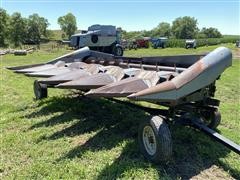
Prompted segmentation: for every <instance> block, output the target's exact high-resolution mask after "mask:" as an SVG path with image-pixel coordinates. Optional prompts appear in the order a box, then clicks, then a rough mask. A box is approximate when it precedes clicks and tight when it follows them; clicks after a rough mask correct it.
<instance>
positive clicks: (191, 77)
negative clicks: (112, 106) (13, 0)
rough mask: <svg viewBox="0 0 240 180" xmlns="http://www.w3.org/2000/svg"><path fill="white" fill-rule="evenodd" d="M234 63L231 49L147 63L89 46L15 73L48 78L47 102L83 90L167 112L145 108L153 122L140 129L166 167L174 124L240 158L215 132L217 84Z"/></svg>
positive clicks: (39, 91) (142, 141) (142, 140)
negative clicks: (59, 92) (56, 93)
mask: <svg viewBox="0 0 240 180" xmlns="http://www.w3.org/2000/svg"><path fill="white" fill-rule="evenodd" d="M231 64H232V53H231V51H230V50H229V49H227V48H225V47H219V48H217V49H215V50H214V51H212V52H210V53H208V54H200V55H179V56H160V57H142V58H133V57H119V56H114V55H110V54H106V53H101V52H96V51H92V50H90V49H89V48H87V47H86V48H82V49H79V50H77V51H74V52H72V53H69V54H66V55H64V56H61V57H59V58H56V59H54V60H52V61H50V62H47V63H45V64H35V65H26V66H19V67H9V69H11V70H13V71H14V72H16V73H24V74H25V75H27V76H36V77H45V78H42V79H39V80H35V82H34V93H35V96H36V98H37V99H42V98H45V97H47V90H48V88H50V87H52V88H64V89H78V90H81V91H82V92H83V93H85V96H87V97H95V98H102V97H104V98H110V99H112V100H116V99H115V98H118V97H126V98H128V99H129V100H131V101H125V104H132V103H131V102H132V101H138V100H141V101H147V102H151V103H155V104H158V105H162V106H165V107H167V109H165V110H163V109H151V108H144V109H145V110H147V111H148V112H150V114H152V117H151V118H150V119H148V120H146V121H145V122H143V123H141V124H140V127H139V132H138V140H139V145H140V150H141V152H142V153H143V155H144V156H145V157H146V158H147V159H149V160H151V161H153V162H156V163H160V162H164V161H167V160H169V158H171V155H172V138H171V133H170V130H169V128H168V124H169V123H172V122H179V123H180V124H182V125H188V126H193V127H195V128H198V129H200V130H201V131H203V132H205V133H206V134H208V135H210V136H211V137H213V138H215V139H216V140H218V141H219V142H221V143H222V144H224V145H226V146H227V147H229V148H230V149H232V150H233V151H235V152H236V153H238V154H240V147H239V145H237V144H235V143H234V142H232V141H230V140H228V139H226V138H225V137H223V136H221V135H220V134H218V133H217V132H215V131H214V129H215V128H216V127H217V126H218V125H219V123H220V121H221V114H220V112H219V110H218V107H219V104H220V101H219V100H217V99H215V98H214V94H215V91H216V86H215V82H216V80H218V79H219V77H220V76H221V74H222V73H223V71H224V70H225V69H226V68H228V67H229V66H231ZM135 106H136V107H139V108H142V107H141V106H137V105H135ZM173 124H174V123H173Z"/></svg>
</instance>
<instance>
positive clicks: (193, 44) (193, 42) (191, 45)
mask: <svg viewBox="0 0 240 180" xmlns="http://www.w3.org/2000/svg"><path fill="white" fill-rule="evenodd" d="M185 48H186V49H188V48H194V49H196V48H197V40H196V39H187V40H186V42H185Z"/></svg>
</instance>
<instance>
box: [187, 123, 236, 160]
mask: <svg viewBox="0 0 240 180" xmlns="http://www.w3.org/2000/svg"><path fill="white" fill-rule="evenodd" d="M192 123H193V124H194V125H195V126H196V127H197V128H198V129H199V130H201V131H203V132H204V133H206V134H207V135H209V136H210V137H212V138H214V139H215V140H217V141H218V142H220V143H221V144H223V145H225V146H226V147H228V148H229V149H231V150H232V151H234V152H235V153H237V154H239V155H240V146H239V145H238V144H236V143H234V142H232V141H231V140H229V139H227V138H226V137H224V136H222V135H221V134H219V133H217V132H216V131H214V130H212V129H210V128H209V127H207V126H206V125H204V124H202V123H199V122H197V121H192Z"/></svg>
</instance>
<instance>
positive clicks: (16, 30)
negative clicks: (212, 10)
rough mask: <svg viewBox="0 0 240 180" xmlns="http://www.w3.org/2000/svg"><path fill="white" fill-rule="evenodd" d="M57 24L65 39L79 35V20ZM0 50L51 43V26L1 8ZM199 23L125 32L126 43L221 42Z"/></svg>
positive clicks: (184, 20)
mask: <svg viewBox="0 0 240 180" xmlns="http://www.w3.org/2000/svg"><path fill="white" fill-rule="evenodd" d="M57 21H58V24H59V25H60V28H61V30H62V32H63V34H62V38H63V39H69V38H70V37H71V35H73V34H74V33H75V32H76V31H77V23H76V17H75V16H74V15H73V14H72V13H68V14H66V15H64V16H61V17H59V18H58V20H57ZM0 22H1V24H0V47H3V46H7V45H9V44H13V45H14V46H20V45H21V44H40V42H41V40H43V39H46V40H48V39H49V37H51V36H52V33H53V32H52V31H51V30H48V29H47V28H48V26H49V25H50V24H49V22H48V20H47V19H46V18H44V17H41V16H39V15H38V14H36V13H35V14H32V15H30V16H29V17H28V18H25V17H22V16H21V14H20V13H19V12H15V13H13V14H12V15H9V14H8V13H7V11H6V10H4V9H2V8H0ZM197 24H198V22H197V19H195V18H194V17H189V16H184V17H178V18H176V19H175V20H174V21H173V22H172V24H170V23H167V22H161V23H160V24H159V25H158V26H157V27H155V28H153V29H152V30H150V31H146V30H144V31H130V32H127V31H125V30H122V37H123V38H124V39H136V38H139V37H163V36H164V37H168V38H172V39H173V38H175V39H192V38H198V39H199V38H220V37H222V35H221V33H220V32H219V31H218V29H216V28H213V27H210V28H205V27H204V28H202V29H201V30H199V28H198V26H197Z"/></svg>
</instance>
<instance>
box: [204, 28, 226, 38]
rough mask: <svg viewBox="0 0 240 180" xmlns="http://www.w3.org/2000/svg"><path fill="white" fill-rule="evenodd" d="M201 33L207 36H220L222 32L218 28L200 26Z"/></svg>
mask: <svg viewBox="0 0 240 180" xmlns="http://www.w3.org/2000/svg"><path fill="white" fill-rule="evenodd" d="M201 33H202V34H205V36H206V37H207V38H220V37H222V34H221V33H220V32H219V31H218V29H216V28H213V27H210V28H205V27H204V28H202V30H201Z"/></svg>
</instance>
